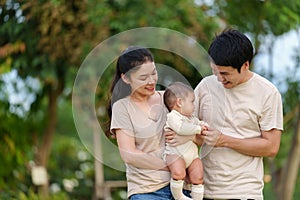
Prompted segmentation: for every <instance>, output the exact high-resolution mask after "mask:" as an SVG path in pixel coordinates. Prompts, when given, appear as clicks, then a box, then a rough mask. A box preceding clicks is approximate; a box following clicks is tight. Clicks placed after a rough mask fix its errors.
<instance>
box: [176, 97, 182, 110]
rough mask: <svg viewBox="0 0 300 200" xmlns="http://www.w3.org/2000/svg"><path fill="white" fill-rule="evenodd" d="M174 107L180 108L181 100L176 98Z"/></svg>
mask: <svg viewBox="0 0 300 200" xmlns="http://www.w3.org/2000/svg"><path fill="white" fill-rule="evenodd" d="M176 105H177V106H178V107H179V108H181V106H182V99H181V98H177V99H176Z"/></svg>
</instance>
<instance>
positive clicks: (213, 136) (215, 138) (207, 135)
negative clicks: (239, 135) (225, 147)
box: [201, 127, 222, 147]
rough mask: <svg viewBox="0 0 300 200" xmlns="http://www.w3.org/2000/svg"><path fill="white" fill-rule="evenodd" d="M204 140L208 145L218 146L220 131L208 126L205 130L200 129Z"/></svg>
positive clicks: (219, 144)
mask: <svg viewBox="0 0 300 200" xmlns="http://www.w3.org/2000/svg"><path fill="white" fill-rule="evenodd" d="M201 136H202V138H203V139H204V142H205V143H206V144H207V145H209V146H215V147H220V146H221V136H222V133H221V132H220V131H218V130H217V129H213V128H211V127H208V128H207V130H204V131H202V134H201Z"/></svg>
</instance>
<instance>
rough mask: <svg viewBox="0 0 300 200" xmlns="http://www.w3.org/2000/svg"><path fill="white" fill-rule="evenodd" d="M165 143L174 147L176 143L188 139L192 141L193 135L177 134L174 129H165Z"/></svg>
mask: <svg viewBox="0 0 300 200" xmlns="http://www.w3.org/2000/svg"><path fill="white" fill-rule="evenodd" d="M164 134H165V139H166V143H168V144H169V145H170V146H173V147H176V146H178V145H181V144H184V143H186V142H188V141H193V139H194V137H195V136H194V135H178V134H176V133H175V132H174V131H171V130H170V131H165V132H164Z"/></svg>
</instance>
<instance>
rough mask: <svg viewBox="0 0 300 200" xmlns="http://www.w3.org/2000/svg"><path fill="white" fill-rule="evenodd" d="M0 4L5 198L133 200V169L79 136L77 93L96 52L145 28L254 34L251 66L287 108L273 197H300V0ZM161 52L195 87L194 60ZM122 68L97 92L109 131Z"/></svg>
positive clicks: (268, 177)
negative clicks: (118, 166) (110, 105)
mask: <svg viewBox="0 0 300 200" xmlns="http://www.w3.org/2000/svg"><path fill="white" fill-rule="evenodd" d="M0 2H1V3H0V152H1V154H0V160H1V165H0V199H24V200H26V199H78V200H80V199H100V198H104V199H126V188H125V187H124V185H123V182H122V181H124V180H125V173H124V172H121V171H118V170H114V169H111V168H110V167H108V166H106V165H101V163H99V162H96V161H97V160H95V159H94V156H93V155H92V154H91V152H89V151H88V150H87V148H86V147H85V145H84V144H83V143H82V141H81V139H80V137H79V136H78V134H77V130H76V128H75V125H74V120H73V115H72V87H73V84H74V80H75V77H76V73H77V71H78V69H79V67H80V66H81V64H82V62H83V61H84V59H85V57H86V56H87V55H88V54H89V52H91V51H92V50H93V49H94V48H95V47H96V46H97V45H98V44H100V43H101V42H102V41H104V40H106V39H108V38H109V37H111V36H113V35H115V34H118V33H121V32H123V31H126V30H130V29H133V28H139V27H162V28H168V29H171V30H175V31H178V32H180V33H184V34H186V35H188V36H190V37H192V38H194V39H195V40H196V41H197V42H198V43H199V44H201V45H202V46H203V47H204V48H205V49H207V48H208V45H209V44H210V42H211V41H212V39H213V38H214V36H215V35H216V33H218V32H220V31H222V30H223V29H225V28H228V27H231V28H236V29H238V30H240V31H242V32H244V33H246V34H247V36H248V37H249V38H250V39H251V41H252V43H253V44H254V46H255V49H256V52H255V59H254V62H253V63H252V70H253V71H255V72H257V73H259V74H261V75H263V76H264V77H266V78H267V79H269V80H270V81H271V82H273V83H274V84H275V85H276V86H277V87H278V89H279V90H280V92H281V94H282V98H283V104H284V128H285V130H284V133H283V135H282V141H281V147H280V152H279V153H278V155H277V156H276V158H273V159H269V158H266V159H265V160H264V162H265V180H264V181H265V190H264V195H265V199H266V200H269V199H279V200H292V199H293V200H296V199H299V196H300V179H299V173H298V170H299V164H300V109H299V107H300V72H299V71H300V69H299V68H300V14H299V13H300V0H285V1H282V0H249V1H244V0H102V1H96V0H95V1H92V0H83V1H76V0H47V1H46V0H39V1H38V0H32V1H15V0H1V1H0ZM121 50H122V49H120V51H121ZM153 53H154V57H155V59H156V62H158V63H162V64H165V65H168V66H171V67H173V68H174V69H176V70H177V71H178V72H180V73H181V74H183V75H184V76H185V77H186V78H187V80H189V82H190V84H191V85H192V86H193V87H195V86H196V85H197V83H198V82H199V80H200V77H199V75H197V73H194V72H195V71H193V70H195V69H193V68H192V67H191V66H190V64H189V63H188V62H187V61H185V60H184V59H182V58H181V57H179V56H176V55H174V54H172V53H169V52H164V51H162V50H155V49H153ZM114 64H115V63H112V64H111V66H110V67H108V68H107V69H106V70H105V76H102V78H101V80H99V87H98V89H97V91H96V99H95V101H96V104H95V109H96V110H97V111H99V113H100V114H99V116H98V117H99V119H98V120H99V123H100V124H101V126H104V124H105V121H106V119H107V116H106V112H105V107H106V104H107V98H108V91H109V87H110V81H111V80H112V78H113V66H114ZM258 92H259V91H258ZM101 137H103V133H101ZM98 142H100V139H99V141H98ZM112 142H115V141H114V140H112ZM100 144H101V142H100ZM98 145H99V144H98ZM101 151H102V149H101V148H100V149H99V152H100V154H101ZM113 156H115V155H111V154H109V153H104V154H103V159H104V160H105V159H108V158H109V157H113ZM109 183H110V184H109ZM96 191H97V192H96Z"/></svg>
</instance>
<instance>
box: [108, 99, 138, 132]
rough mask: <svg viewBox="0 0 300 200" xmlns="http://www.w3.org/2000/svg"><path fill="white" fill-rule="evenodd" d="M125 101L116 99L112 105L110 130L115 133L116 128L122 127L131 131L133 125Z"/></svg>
mask: <svg viewBox="0 0 300 200" xmlns="http://www.w3.org/2000/svg"><path fill="white" fill-rule="evenodd" d="M126 104H127V103H126V101H121V100H120V101H117V102H116V103H114V104H113V107H112V118H111V125H110V131H111V132H112V133H115V130H116V129H123V130H128V131H130V132H133V126H132V122H131V119H130V114H129V111H128V105H126Z"/></svg>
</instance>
